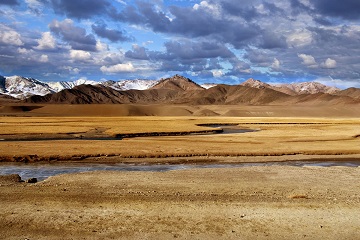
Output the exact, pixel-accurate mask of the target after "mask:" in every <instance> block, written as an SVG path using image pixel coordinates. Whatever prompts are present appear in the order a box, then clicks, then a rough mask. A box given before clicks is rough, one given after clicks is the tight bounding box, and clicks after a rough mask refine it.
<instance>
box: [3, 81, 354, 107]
mask: <svg viewBox="0 0 360 240" xmlns="http://www.w3.org/2000/svg"><path fill="white" fill-rule="evenodd" d="M0 97H1V98H0V99H1V100H2V101H3V102H4V101H5V100H6V101H14V99H13V98H12V97H16V98H20V99H25V100H24V102H26V103H64V104H92V103H141V104H150V103H157V104H163V103H164V104H165V103H166V104H169V103H171V104H194V105H197V104H203V105H205V104H244V105H274V104H276V105H292V104H305V105H306V104H332V105H336V104H359V103H360V89H357V88H349V89H346V90H342V91H341V90H340V89H337V88H333V87H328V86H325V85H323V84H320V83H316V82H305V83H295V84H281V85H272V84H267V83H263V82H261V81H259V80H255V79H248V80H247V81H245V82H244V83H242V84H240V85H225V84H218V85H216V84H213V85H211V86H207V87H205V88H204V87H202V86H200V85H199V84H197V83H195V82H194V81H192V80H191V79H188V78H185V77H183V76H180V75H175V76H173V77H170V78H166V79H162V80H159V81H156V80H123V81H103V82H95V81H89V80H77V81H73V82H56V83H44V82H41V81H39V80H36V79H33V78H24V77H18V76H15V77H6V78H5V77H0Z"/></svg>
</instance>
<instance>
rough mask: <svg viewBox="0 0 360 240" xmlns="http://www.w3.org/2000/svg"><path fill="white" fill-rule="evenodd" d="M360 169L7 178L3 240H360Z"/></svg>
mask: <svg viewBox="0 0 360 240" xmlns="http://www.w3.org/2000/svg"><path fill="white" fill-rule="evenodd" d="M359 174H360V168H348V167H329V168H323V167H279V166H277V167H275V166H272V167H248V168H229V169H192V170H177V171H169V172H91V173H79V174H69V175H59V176H55V177H50V178H49V179H47V180H45V181H43V182H39V183H36V184H29V183H17V182H15V181H14V180H11V179H9V178H6V177H2V178H0V202H1V212H0V224H1V226H2V227H1V229H0V236H1V239H174V238H177V239H359V237H360V235H359V233H360V220H359V217H358V216H359V214H360V208H359V206H360V195H359V189H360V184H359V181H358V178H359Z"/></svg>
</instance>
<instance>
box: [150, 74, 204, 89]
mask: <svg viewBox="0 0 360 240" xmlns="http://www.w3.org/2000/svg"><path fill="white" fill-rule="evenodd" d="M150 89H171V90H180V91H189V90H191V91H194V90H204V88H203V87H201V86H200V85H199V84H197V83H195V82H193V81H192V80H190V79H189V78H186V77H183V76H180V75H175V76H173V77H171V78H166V79H163V80H161V81H160V82H159V83H158V84H156V85H155V86H153V87H151V88H150Z"/></svg>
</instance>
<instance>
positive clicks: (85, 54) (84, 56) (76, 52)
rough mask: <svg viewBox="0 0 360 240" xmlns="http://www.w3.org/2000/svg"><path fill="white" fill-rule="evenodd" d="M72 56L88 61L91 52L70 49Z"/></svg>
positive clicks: (72, 57) (73, 58)
mask: <svg viewBox="0 0 360 240" xmlns="http://www.w3.org/2000/svg"><path fill="white" fill-rule="evenodd" d="M70 58H71V59H72V60H76V61H86V60H90V59H91V54H90V53H89V52H87V51H83V50H70Z"/></svg>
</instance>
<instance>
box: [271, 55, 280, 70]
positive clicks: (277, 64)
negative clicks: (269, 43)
mask: <svg viewBox="0 0 360 240" xmlns="http://www.w3.org/2000/svg"><path fill="white" fill-rule="evenodd" d="M280 65H281V63H280V61H279V60H278V59H277V58H274V62H273V63H272V65H271V67H272V68H273V69H279V68H280Z"/></svg>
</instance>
